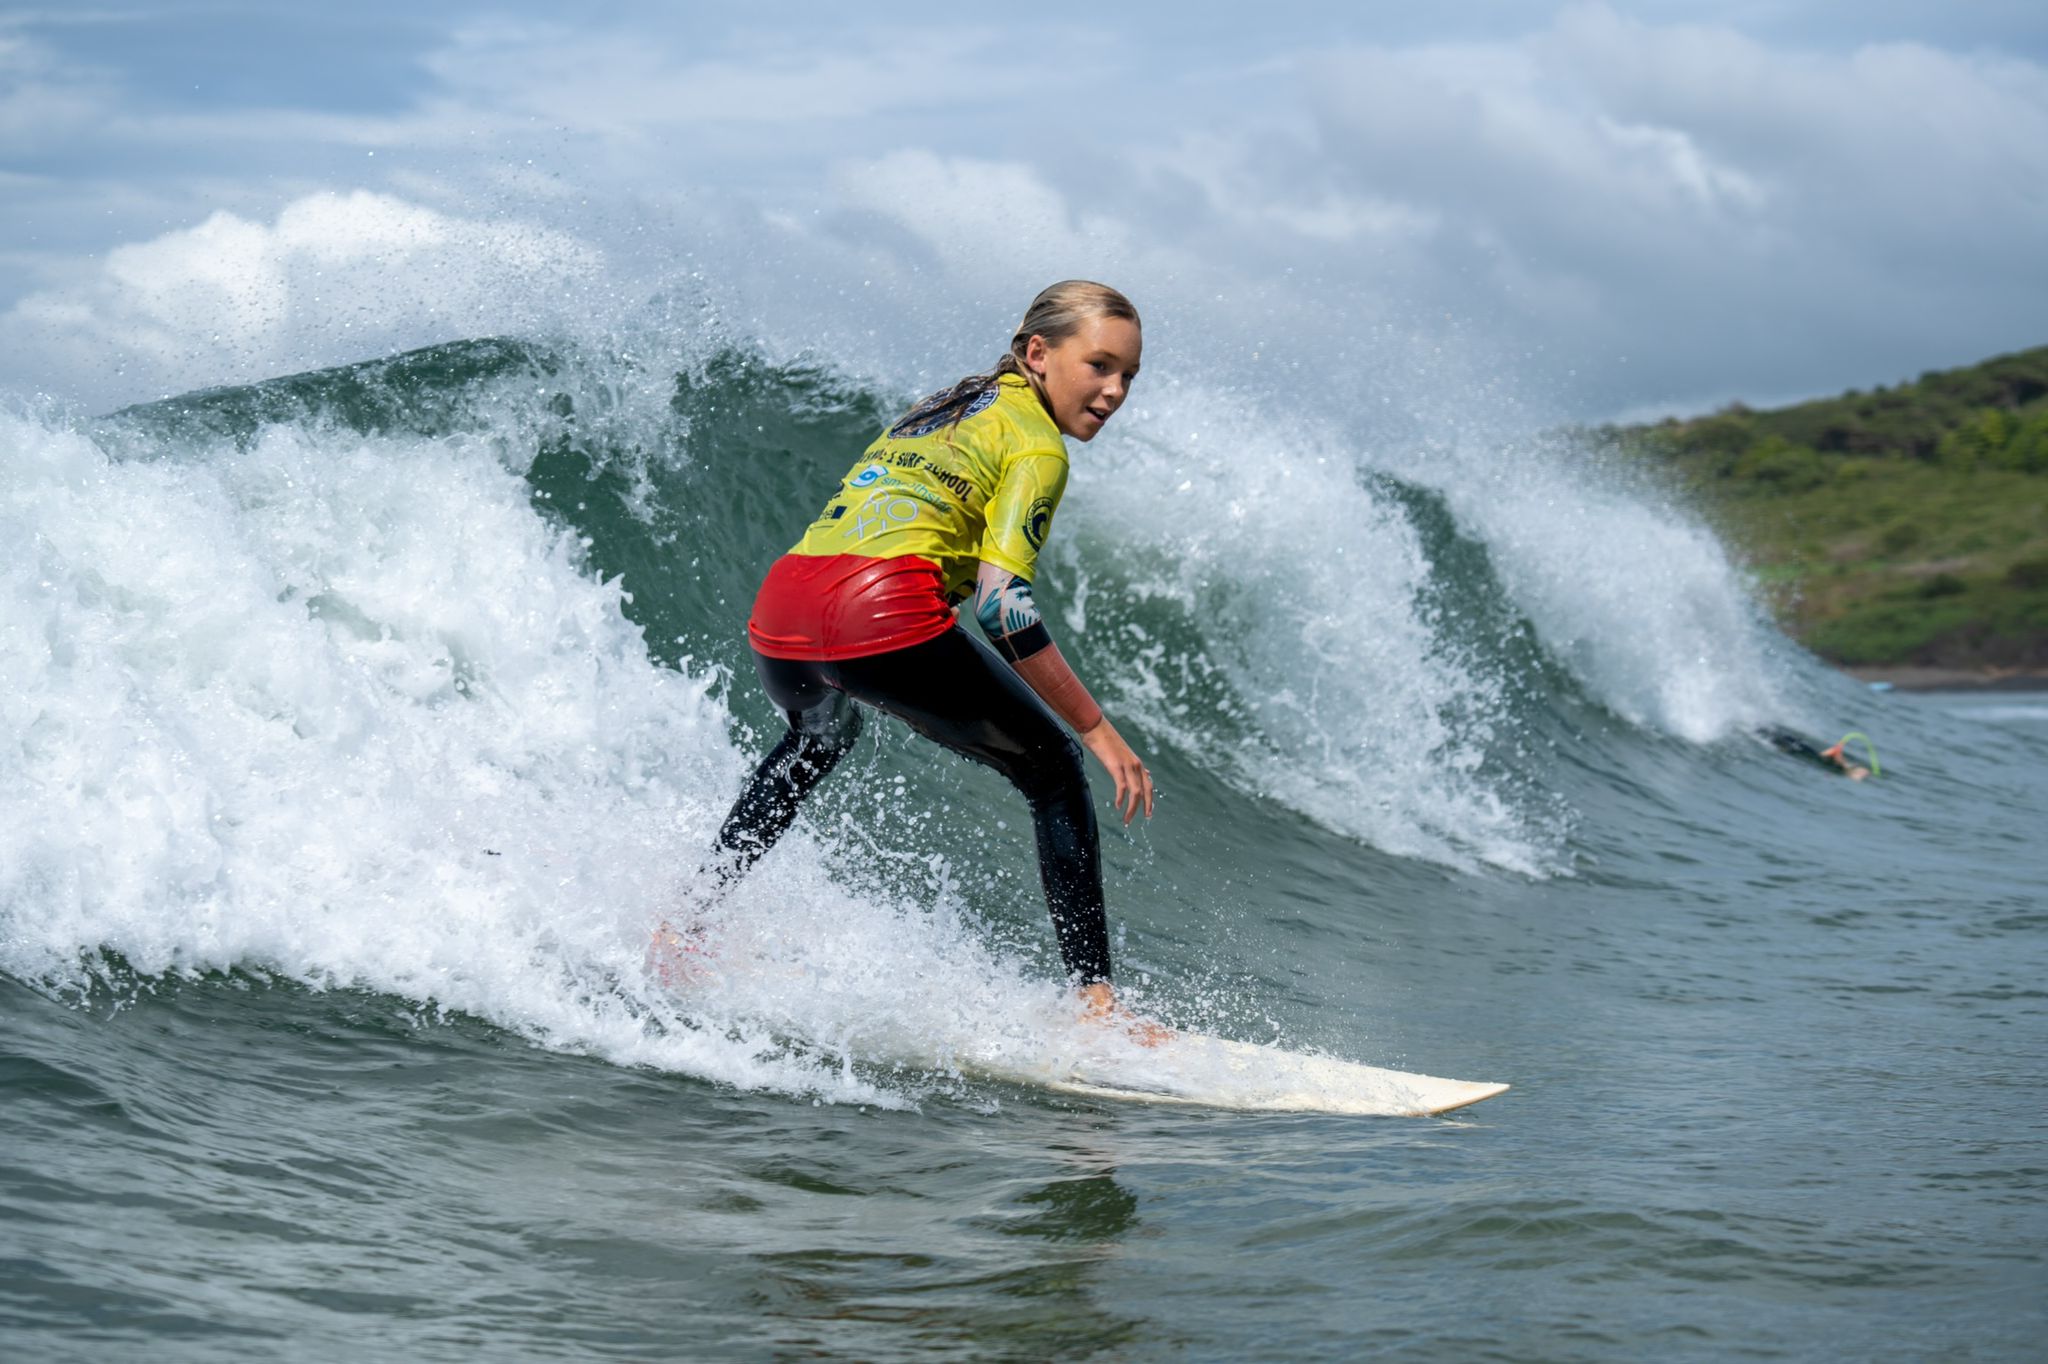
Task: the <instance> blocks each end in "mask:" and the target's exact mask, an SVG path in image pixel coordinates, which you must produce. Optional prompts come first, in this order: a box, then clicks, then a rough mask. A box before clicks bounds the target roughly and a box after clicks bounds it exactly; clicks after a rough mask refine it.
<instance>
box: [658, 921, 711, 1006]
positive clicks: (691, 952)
mask: <svg viewBox="0 0 2048 1364" xmlns="http://www.w3.org/2000/svg"><path fill="white" fill-rule="evenodd" d="M710 962H711V954H710V951H709V945H708V944H707V943H706V942H705V940H704V926H703V925H702V924H691V925H690V926H689V927H688V928H684V929H680V930H678V929H674V928H671V927H669V924H668V921H667V920H666V919H664V920H662V921H661V922H660V923H659V924H656V925H655V927H654V932H653V933H652V934H651V935H649V937H648V939H647V955H646V957H645V958H644V959H643V961H642V963H641V966H642V969H643V970H645V971H646V972H647V974H648V975H650V976H653V977H654V978H655V980H657V981H658V982H660V983H661V985H662V986H663V987H665V988H668V989H674V988H675V987H677V986H679V985H689V984H691V983H693V982H695V981H698V980H701V979H703V978H704V977H705V976H706V975H708V974H710Z"/></svg>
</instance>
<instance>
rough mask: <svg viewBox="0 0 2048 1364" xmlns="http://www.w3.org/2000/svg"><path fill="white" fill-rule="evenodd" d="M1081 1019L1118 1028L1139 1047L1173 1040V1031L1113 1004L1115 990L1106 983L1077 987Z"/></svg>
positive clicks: (1114, 1001) (1100, 982)
mask: <svg viewBox="0 0 2048 1364" xmlns="http://www.w3.org/2000/svg"><path fill="white" fill-rule="evenodd" d="M1081 1016H1082V1017H1083V1018H1085V1019H1087V1020H1088V1021H1090V1022H1091V1023H1108V1024H1113V1025H1116V1026H1119V1027H1121V1028H1122V1029H1123V1030H1124V1032H1125V1034H1126V1035H1128V1036H1129V1037H1130V1039H1131V1040H1132V1041H1133V1042H1136V1043H1137V1044H1138V1045H1139V1046H1141V1047H1156V1046H1158V1045H1159V1044H1160V1043H1161V1042H1169V1041H1172V1040H1173V1029H1172V1028H1169V1027H1167V1026H1166V1025H1165V1024H1164V1023H1158V1022H1155V1021H1153V1020H1152V1019H1149V1018H1146V1017H1144V1016H1142V1015H1140V1014H1134V1013H1132V1012H1131V1011H1130V1010H1129V1009H1126V1008H1125V1007H1124V1006H1123V1005H1121V1004H1119V1003H1117V1002H1116V990H1115V988H1114V987H1112V986H1111V985H1110V984H1109V983H1108V982H1107V981H1097V982H1096V983H1095V984H1093V985H1084V986H1082V987H1081Z"/></svg>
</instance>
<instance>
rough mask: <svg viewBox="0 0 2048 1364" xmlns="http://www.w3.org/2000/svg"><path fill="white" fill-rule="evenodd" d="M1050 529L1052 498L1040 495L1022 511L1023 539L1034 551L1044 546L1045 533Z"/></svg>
mask: <svg viewBox="0 0 2048 1364" xmlns="http://www.w3.org/2000/svg"><path fill="white" fill-rule="evenodd" d="M1051 529H1052V499H1051V498H1049V497H1041V498H1039V499H1038V500H1037V501H1036V502H1033V503H1032V504H1031V510H1030V511H1027V512H1025V513H1024V539H1025V540H1026V541H1027V542H1029V543H1030V545H1031V548H1032V550H1033V551H1034V552H1035V551H1037V550H1041V549H1044V548H1045V533H1046V532H1047V531H1048V530H1051Z"/></svg>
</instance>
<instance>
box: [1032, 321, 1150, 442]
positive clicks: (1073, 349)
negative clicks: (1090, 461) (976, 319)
mask: <svg viewBox="0 0 2048 1364" xmlns="http://www.w3.org/2000/svg"><path fill="white" fill-rule="evenodd" d="M1144 348H1145V341H1144V338H1143V337H1142V336H1141V335H1140V334H1139V332H1138V324H1137V323H1135V322H1132V321H1130V320H1129V319H1128V318H1122V317H1091V318H1089V319H1088V320H1087V321H1086V322H1083V323H1082V324H1081V325H1080V327H1079V328H1077V329H1076V330H1075V331H1074V333H1073V334H1072V335H1071V336H1069V337H1067V339H1066V340H1064V341H1061V342H1059V343H1058V344H1057V345H1047V344H1046V340H1045V338H1044V337H1042V336H1034V337H1032V338H1031V339H1030V340H1029V341H1027V342H1026V343H1025V344H1024V363H1025V364H1026V365H1027V366H1029V367H1030V369H1031V372H1032V373H1033V374H1035V375H1037V376H1038V380H1039V382H1040V383H1042V384H1043V385H1044V386H1045V401H1046V405H1047V406H1048V407H1050V408H1051V409H1052V420H1053V424H1054V425H1055V426H1057V427H1059V429H1060V432H1061V434H1063V435H1068V436H1072V437H1073V438H1074V439H1075V440H1082V441H1087V440H1094V439H1095V435H1096V433H1097V432H1099V431H1101V430H1102V428H1103V425H1104V424H1105V423H1107V422H1108V421H1109V419H1110V417H1112V416H1113V415H1115V413H1116V410H1117V409H1118V408H1119V407H1122V406H1123V405H1124V399H1125V398H1126V397H1127V396H1129V394H1130V391H1131V381H1132V380H1133V379H1135V378H1137V377H1138V358H1139V353H1140V352H1141V351H1143V350H1144Z"/></svg>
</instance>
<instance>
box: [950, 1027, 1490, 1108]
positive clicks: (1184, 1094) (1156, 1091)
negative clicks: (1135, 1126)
mask: <svg viewBox="0 0 2048 1364" xmlns="http://www.w3.org/2000/svg"><path fill="white" fill-rule="evenodd" d="M961 1063H962V1064H963V1066H965V1067H966V1068H967V1069H970V1070H973V1071H976V1072H978V1073H980V1074H982V1075H986V1076H989V1077H990V1078H993V1079H1003V1080H1013V1081H1017V1082H1019V1083H1023V1084H1032V1085H1042V1086H1044V1087H1045V1088H1047V1089H1051V1090H1056V1091H1058V1092H1060V1093H1062V1094H1080V1095H1085V1096H1087V1097H1089V1098H1093V1099H1116V1100H1121V1101H1125V1102H1131V1103H1154V1104H1189V1105H1201V1106H1205V1107H1209V1108H1231V1109H1237V1110H1240V1111H1243V1112H1252V1113H1341V1114H1354V1115H1369V1116H1377V1117H1404V1118H1421V1117H1428V1116H1430V1115H1432V1114H1436V1113H1448V1112H1450V1111H1451V1110H1452V1109H1454V1108H1463V1107H1464V1106H1465V1105H1467V1104H1476V1103H1478V1102H1479V1101H1480V1100H1482V1099H1491V1098H1492V1097H1493V1096H1494V1095H1496V1094H1500V1093H1503V1092H1505V1091H1506V1090H1507V1086H1506V1085H1504V1084H1497V1083H1485V1082H1476V1081H1472V1080H1446V1079H1443V1078H1442V1077H1440V1076H1436V1075H1416V1074H1412V1073H1410V1072H1408V1071H1405V1070H1387V1069H1384V1068H1383V1067H1380V1066H1367V1065H1361V1064H1359V1063H1358V1062H1356V1061H1340V1060H1337V1059H1336V1058H1334V1057H1329V1056H1310V1055H1307V1054H1306V1053H1303V1052H1298V1051H1284V1050H1282V1049H1281V1048H1279V1047H1268V1046H1260V1045H1258V1044H1256V1043H1252V1042H1232V1041H1229V1040H1227V1039H1225V1038H1221V1037H1208V1036H1205V1035H1203V1034H1201V1033H1185V1032H1184V1033H1176V1034H1174V1036H1173V1037H1172V1038H1170V1039H1169V1040H1167V1041H1165V1042H1162V1043H1160V1044H1159V1045H1158V1046H1156V1047H1139V1046H1136V1045H1134V1044H1128V1043H1123V1042H1121V1041H1119V1043H1118V1044H1116V1045H1114V1046H1112V1047H1104V1048H1101V1049H1092V1048H1091V1049H1089V1050H1086V1051H1076V1052H1075V1053H1073V1054H1071V1055H1065V1056H1056V1057H1049V1058H1040V1059H1027V1058H1024V1057H1019V1056H1016V1055H1007V1056H983V1057H974V1058H969V1057H962V1058H961Z"/></svg>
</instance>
